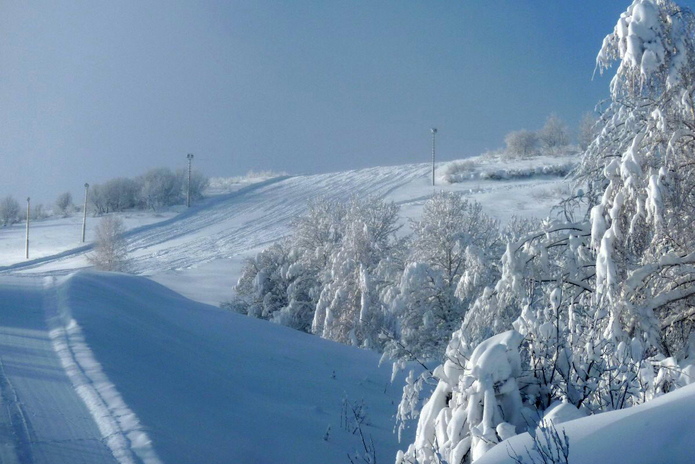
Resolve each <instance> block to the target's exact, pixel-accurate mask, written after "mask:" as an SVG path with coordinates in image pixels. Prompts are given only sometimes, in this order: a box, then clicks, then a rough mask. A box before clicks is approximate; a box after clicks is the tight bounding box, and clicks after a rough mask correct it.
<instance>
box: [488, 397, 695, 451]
mask: <svg viewBox="0 0 695 464" xmlns="http://www.w3.org/2000/svg"><path fill="white" fill-rule="evenodd" d="M556 428H557V429H558V430H560V431H561V430H565V431H566V432H567V435H568V436H569V443H570V448H569V449H570V454H569V462H571V463H572V464H585V463H586V464H593V463H596V462H612V463H630V464H653V463H656V462H668V463H669V464H690V463H692V462H693V456H694V455H695V454H694V452H693V440H695V385H688V386H687V387H683V388H681V389H679V390H676V391H675V392H672V393H669V394H667V395H664V396H662V397H659V398H656V399H654V400H651V401H649V402H647V403H644V404H641V405H638V406H633V407H632V408H628V409H622V410H619V411H611V412H606V413H603V414H599V415H595V416H591V417H586V418H582V419H577V420H572V421H569V422H564V423H562V424H556ZM524 447H528V448H531V438H530V436H529V435H528V434H522V435H518V436H516V437H513V438H511V439H510V440H508V441H507V442H503V443H501V444H500V445H499V446H497V447H496V448H494V449H492V450H491V451H490V452H489V453H487V454H486V455H485V456H483V457H482V458H481V459H480V460H478V461H476V464H502V463H504V464H511V463H513V462H514V460H513V459H512V458H511V457H510V456H509V454H508V453H510V452H511V449H514V450H516V451H517V452H518V453H520V454H522V453H523V450H524ZM512 454H513V453H512Z"/></svg>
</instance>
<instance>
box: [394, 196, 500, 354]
mask: <svg viewBox="0 0 695 464" xmlns="http://www.w3.org/2000/svg"><path fill="white" fill-rule="evenodd" d="M411 228H412V230H413V237H412V238H411V240H410V242H409V249H410V254H409V256H408V258H407V259H408V263H407V266H406V267H405V270H404V271H403V275H402V276H401V279H400V285H399V287H398V291H397V292H396V296H395V298H394V300H393V302H392V304H391V313H392V314H394V316H395V317H396V318H397V325H396V327H395V329H396V333H395V334H394V335H393V337H392V341H391V342H390V343H389V344H388V352H389V354H390V355H391V356H392V357H394V358H399V359H406V360H410V359H413V358H418V359H421V360H425V359H429V360H439V359H441V355H442V354H443V353H444V348H445V347H446V340H447V338H448V335H449V334H451V333H452V332H453V331H454V330H455V329H456V328H457V327H458V326H459V325H460V324H461V321H462V319H463V316H464V314H465V311H466V309H467V307H468V305H469V304H470V303H471V302H472V301H473V300H474V299H475V297H476V296H477V293H478V292H479V291H480V290H482V288H483V286H484V284H485V283H486V282H487V279H490V280H492V279H493V276H494V270H493V269H492V268H493V267H494V265H493V264H492V263H493V262H495V261H497V259H498V258H499V256H500V255H501V252H502V249H501V248H500V241H499V224H498V222H497V221H495V220H494V219H492V218H490V217H489V216H487V215H486V214H485V213H483V210H482V206H481V205H480V204H479V203H477V202H474V201H468V200H467V199H464V198H463V196H462V195H461V194H458V193H438V194H436V195H434V196H433V197H432V198H431V199H430V200H428V201H427V202H426V203H425V206H424V208H423V213H422V218H421V220H419V221H413V222H412V225H411Z"/></svg>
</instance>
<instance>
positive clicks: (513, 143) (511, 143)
mask: <svg viewBox="0 0 695 464" xmlns="http://www.w3.org/2000/svg"><path fill="white" fill-rule="evenodd" d="M504 143H505V144H506V145H507V148H506V150H505V152H506V154H507V156H510V157H519V156H531V155H536V154H538V144H539V141H538V134H537V133H535V132H533V131H529V130H518V131H513V132H510V133H508V134H507V135H506V136H505V137H504Z"/></svg>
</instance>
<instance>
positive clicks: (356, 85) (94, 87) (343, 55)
mask: <svg viewBox="0 0 695 464" xmlns="http://www.w3.org/2000/svg"><path fill="white" fill-rule="evenodd" d="M694 2H695V0H692V1H689V2H681V4H683V5H689V6H692V3H694ZM628 5H629V2H628V1H614V0H609V1H606V0H587V1H566V0H525V1H522V0H517V1H512V0H508V1H504V0H489V1H463V0H457V1H454V0H451V1H444V0H442V1H432V0H429V1H426V0H421V1H410V0H378V1H376V0H349V1H348V0H337V1H327V0H324V1H308V0H292V1H290V0H287V1H265V0H253V1H236V0H227V1H194V0H189V1H173V0H166V1H165V0H116V1H114V0H109V1H102V0H82V1H72V0H61V1H54V0H46V1H43V0H34V1H26V0H2V1H0V159H1V160H2V164H1V167H0V196H4V195H7V194H12V195H14V196H15V197H17V198H24V197H26V196H27V195H31V196H33V197H35V198H39V199H40V200H41V201H43V202H47V203H50V202H52V201H53V200H54V199H55V197H56V196H57V194H59V193H60V192H62V191H66V190H71V191H73V193H75V194H79V192H80V191H81V188H80V187H81V186H82V185H83V184H84V182H90V183H99V182H103V181H105V180H107V179H109V178H113V177H117V176H134V175H137V174H140V173H142V172H144V171H145V170H146V169H148V168H151V167H159V166H170V167H172V168H177V167H184V166H185V164H186V154H187V153H189V152H190V153H194V154H195V156H196V158H195V166H196V167H198V168H200V169H201V170H202V171H203V172H204V173H206V174H208V175H210V176H218V175H219V176H233V175H240V174H244V173H246V172H247V171H249V170H251V169H255V170H265V169H270V170H277V171H287V172H289V173H292V174H304V173H317V172H327V171H335V170H346V169H356V168H361V167H368V166H375V165H391V164H400V163H413V162H420V161H427V160H428V158H429V156H430V151H429V150H430V135H429V128H430V127H437V128H438V129H439V134H438V150H437V153H438V155H439V158H440V159H441V160H450V159H456V158H461V157H464V156H469V155H474V154H479V153H480V152H481V151H484V150H486V149H495V148H499V147H501V146H502V145H503V138H504V135H505V134H506V133H507V132H509V131H511V130H517V129H531V130H534V129H538V128H540V127H541V126H542V125H543V122H544V120H545V119H546V117H547V116H548V115H549V114H550V113H551V112H555V113H557V114H558V115H559V116H560V117H562V118H563V119H565V120H566V122H567V123H569V124H570V125H572V126H573V125H576V123H577V121H578V120H579V118H580V117H581V115H582V114H583V113H585V112H586V111H590V110H591V109H593V107H594V105H595V104H596V103H598V102H599V100H601V99H603V98H605V97H606V96H607V94H608V78H602V79H595V80H594V81H592V80H591V76H592V73H593V70H594V60H595V57H596V54H597V52H598V50H599V48H600V45H601V41H602V39H603V37H604V36H605V35H606V34H608V33H610V32H611V31H612V29H613V26H614V24H615V22H616V20H617V19H618V16H619V14H620V13H621V12H622V11H623V10H624V9H625V8H626V7H627V6H628Z"/></svg>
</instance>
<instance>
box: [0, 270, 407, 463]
mask: <svg viewBox="0 0 695 464" xmlns="http://www.w3.org/2000/svg"><path fill="white" fill-rule="evenodd" d="M42 280H43V279H38V278H21V279H18V278H9V277H3V278H1V279H0V301H1V302H2V308H1V309H2V310H3V313H2V316H1V317H2V321H3V324H2V328H1V329H0V341H1V342H2V344H3V355H2V361H3V364H4V367H5V371H6V372H7V378H8V380H9V381H10V382H11V383H12V384H13V385H14V386H15V388H16V390H17V394H18V397H19V398H20V401H21V403H22V408H23V409H25V410H26V411H27V412H28V415H29V417H31V418H37V417H47V418H50V421H43V420H40V421H36V419H33V420H31V425H32V426H33V427H34V428H35V429H36V431H37V434H38V433H39V432H40V435H38V437H37V440H40V443H37V442H34V441H33V440H31V441H30V443H25V445H27V446H31V448H32V450H33V449H35V448H40V447H42V446H48V445H44V444H43V443H49V442H50V443H54V446H55V447H60V443H63V446H64V447H65V448H68V449H66V453H68V452H75V453H78V454H76V456H77V458H75V460H72V461H70V460H65V461H61V460H59V459H53V458H52V455H51V454H49V453H46V454H47V457H46V459H45V460H38V459H37V460H36V461H32V462H51V463H52V462H90V463H96V462H118V463H130V462H138V463H147V464H154V463H158V462H165V463H199V462H205V463H227V462H308V463H314V462H315V463H324V462H342V461H344V460H345V457H346V454H347V453H348V452H349V453H354V452H355V451H360V449H361V442H360V440H359V437H358V436H357V435H354V434H353V433H352V428H351V427H352V426H351V425H350V424H348V426H341V424H343V423H344V422H345V421H346V420H347V421H348V423H349V422H350V421H351V420H352V419H351V418H350V416H347V418H345V417H344V416H345V407H344V404H345V402H346V401H347V402H349V404H364V406H365V407H366V420H365V423H364V425H363V426H362V427H363V431H364V433H365V435H366V436H367V437H369V436H372V437H373V439H374V443H375V444H376V447H377V450H376V453H377V459H378V461H382V462H387V461H390V460H392V459H393V456H395V453H396V451H397V448H398V443H397V439H396V436H395V435H394V433H393V425H394V424H393V421H392V417H393V415H394V414H395V407H396V406H395V404H396V403H397V402H398V400H400V396H401V391H400V388H399V384H400V382H402V381H403V379H402V378H399V379H397V383H395V384H393V385H392V384H391V383H390V376H391V369H390V366H386V365H384V366H382V367H381V368H379V367H377V366H378V362H379V355H378V354H377V353H373V352H370V351H366V350H360V349H356V348H351V347H347V346H343V345H339V344H336V343H332V342H329V341H326V340H322V339H320V338H318V337H314V336H311V335H307V334H303V333H300V332H297V331H294V330H291V329H288V328H285V327H281V326H278V325H275V324H268V323H267V322H264V321H260V320H256V319H251V318H247V317H244V316H240V315H237V314H233V313H229V312H227V311H224V310H221V309H218V308H215V307H211V306H207V305H203V304H200V303H196V302H193V301H191V300H187V299H186V298H184V297H182V296H180V295H178V294H176V293H174V292H172V291H171V290H168V289H166V288H165V287H163V286H161V285H159V284H156V283H154V282H152V281H150V280H149V279H146V278H143V277H135V276H127V275H122V274H105V273H91V272H81V273H78V274H74V275H71V276H69V277H67V278H61V279H58V281H57V282H53V280H52V279H50V278H49V280H48V283H46V284H45V285H44V283H43V282H42ZM27 296H30V297H31V298H27ZM29 303H31V304H29ZM27 310H30V311H31V313H32V317H31V318H30V317H28V316H27V315H26V314H25V313H26V312H27ZM10 316H12V319H10ZM27 320H28V322H31V323H32V326H31V330H29V327H25V323H26V321H27ZM47 321H48V322H47ZM51 344H52V345H53V346H51ZM39 348H40V350H39ZM53 348H55V350H54V349H53ZM97 360H98V361H97ZM37 376H40V377H41V378H45V379H44V380H42V381H41V382H39V381H38V380H37V379H36V377H37ZM56 376H58V377H56ZM54 377H56V378H55V379H54ZM72 385H74V386H75V387H76V388H75V389H73V388H72ZM58 387H60V388H58ZM80 399H82V400H84V401H80ZM85 405H86V406H85ZM85 409H86V410H85ZM53 411H56V414H55V415H54V414H53ZM87 411H88V412H87ZM58 412H59V413H60V414H61V415H66V419H67V420H70V421H72V422H69V423H72V424H73V425H74V426H73V427H72V428H68V429H67V430H64V431H63V430H61V429H62V428H65V424H66V423H65V420H63V419H61V417H59V416H58V415H57V413H58ZM90 415H91V417H92V418H94V420H93V421H89V420H87V419H88V418H89V417H90ZM72 416H77V417H79V419H78V418H77V417H76V418H72ZM329 427H330V430H331V432H330V434H329V437H328V439H327V440H324V435H326V431H327V430H328V428H329ZM346 427H347V428H349V430H346V429H345V428H346ZM45 428H50V429H51V430H50V431H49V432H50V433H49V432H45V433H44V432H43V429H45ZM52 429H55V430H52ZM102 436H103V437H104V440H100V438H101V437H102ZM90 437H91V438H90ZM404 438H405V439H411V437H410V436H409V434H408V433H406V434H405V436H404ZM89 440H91V441H89ZM73 442H75V444H74V446H73V445H72V444H73ZM64 443H70V444H71V446H70V447H66V446H65V445H64ZM88 445H89V446H90V447H99V449H98V450H99V453H100V454H97V453H96V451H89V453H94V455H93V456H92V455H90V454H89V453H88V452H87V451H86V450H84V449H83V448H86V447H87V446H88ZM104 448H108V449H104ZM49 451H52V450H49ZM79 456H84V457H83V458H82V459H84V461H80V460H78V459H79ZM35 457H36V456H35ZM114 459H115V460H114Z"/></svg>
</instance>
